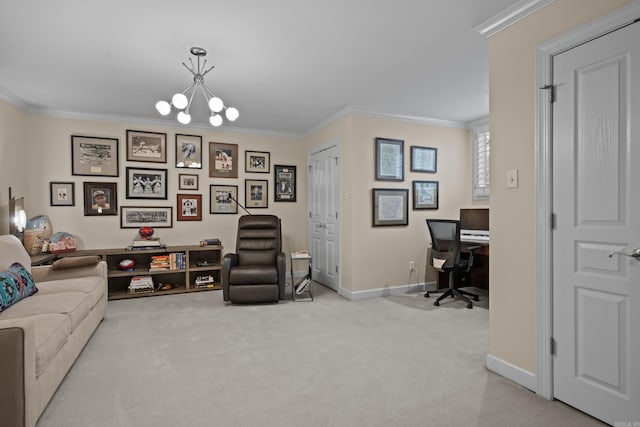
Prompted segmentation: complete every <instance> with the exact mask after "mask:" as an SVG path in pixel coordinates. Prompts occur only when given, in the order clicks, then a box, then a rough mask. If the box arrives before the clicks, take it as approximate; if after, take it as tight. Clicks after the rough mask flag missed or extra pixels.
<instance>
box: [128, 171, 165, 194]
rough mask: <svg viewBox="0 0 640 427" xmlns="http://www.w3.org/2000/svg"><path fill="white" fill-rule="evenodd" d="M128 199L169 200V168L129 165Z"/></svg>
mask: <svg viewBox="0 0 640 427" xmlns="http://www.w3.org/2000/svg"><path fill="white" fill-rule="evenodd" d="M126 171H127V199H149V200H167V186H168V181H167V169H152V168H135V167H128V168H127V169H126Z"/></svg>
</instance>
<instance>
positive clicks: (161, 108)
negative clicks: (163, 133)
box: [156, 101, 171, 116]
mask: <svg viewBox="0 0 640 427" xmlns="http://www.w3.org/2000/svg"><path fill="white" fill-rule="evenodd" d="M156 110H158V113H160V114H162V115H163V116H166V115H167V114H169V113H170V112H171V105H170V104H169V103H168V102H167V101H158V102H157V103H156Z"/></svg>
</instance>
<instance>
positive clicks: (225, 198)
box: [209, 185, 238, 214]
mask: <svg viewBox="0 0 640 427" xmlns="http://www.w3.org/2000/svg"><path fill="white" fill-rule="evenodd" d="M234 199H235V200H238V186H237V185H210V186H209V200H210V205H209V213H212V214H237V213H238V204H237V203H236V202H235V201H234Z"/></svg>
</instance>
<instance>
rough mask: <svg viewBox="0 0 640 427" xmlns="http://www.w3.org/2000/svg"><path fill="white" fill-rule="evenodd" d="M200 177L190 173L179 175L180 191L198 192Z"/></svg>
mask: <svg viewBox="0 0 640 427" xmlns="http://www.w3.org/2000/svg"><path fill="white" fill-rule="evenodd" d="M199 178H200V177H199V175H196V174H190V173H180V174H178V190H197V189H198V187H199V184H198V181H199Z"/></svg>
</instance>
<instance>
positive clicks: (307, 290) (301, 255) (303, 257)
mask: <svg viewBox="0 0 640 427" xmlns="http://www.w3.org/2000/svg"><path fill="white" fill-rule="evenodd" d="M294 261H307V262H308V263H309V270H308V272H307V275H306V276H304V278H303V279H302V280H301V281H300V282H299V283H298V284H295V282H294V281H293V264H294ZM290 264H291V300H292V301H295V300H296V296H297V297H298V298H303V297H301V295H305V297H306V296H308V297H309V298H311V301H313V290H312V286H313V281H311V255H310V254H309V253H308V252H306V251H305V252H291V263H290ZM307 280H308V281H309V283H308V284H307V285H306V286H305V287H304V289H303V290H302V291H301V292H299V293H298V292H297V290H296V288H298V286H300V285H301V284H302V283H304V282H305V281H307Z"/></svg>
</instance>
